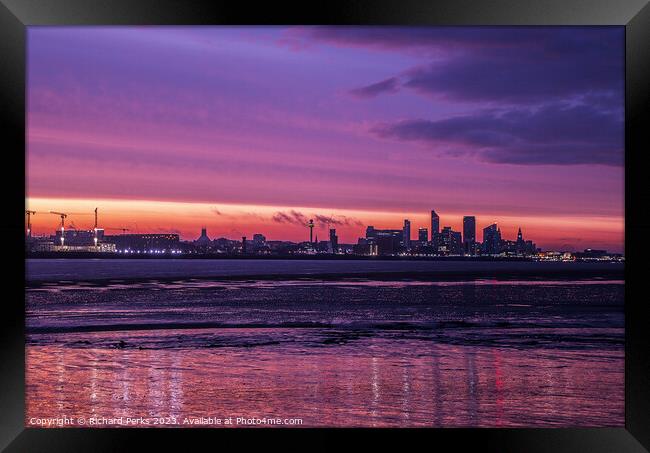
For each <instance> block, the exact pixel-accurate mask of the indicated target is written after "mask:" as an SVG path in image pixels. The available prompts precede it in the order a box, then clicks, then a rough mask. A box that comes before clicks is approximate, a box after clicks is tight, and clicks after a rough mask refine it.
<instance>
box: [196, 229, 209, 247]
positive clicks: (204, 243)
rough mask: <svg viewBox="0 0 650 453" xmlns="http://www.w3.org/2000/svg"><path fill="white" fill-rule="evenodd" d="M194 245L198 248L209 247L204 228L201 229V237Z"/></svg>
mask: <svg viewBox="0 0 650 453" xmlns="http://www.w3.org/2000/svg"><path fill="white" fill-rule="evenodd" d="M194 245H196V246H197V247H200V248H203V249H205V248H207V247H208V246H209V245H210V238H209V237H208V232H207V229H206V228H201V236H199V238H198V239H197V240H196V241H194Z"/></svg>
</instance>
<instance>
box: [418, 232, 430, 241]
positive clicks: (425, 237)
mask: <svg viewBox="0 0 650 453" xmlns="http://www.w3.org/2000/svg"><path fill="white" fill-rule="evenodd" d="M418 241H420V244H422V245H424V244H426V243H427V242H428V241H429V230H428V229H427V228H419V229H418Z"/></svg>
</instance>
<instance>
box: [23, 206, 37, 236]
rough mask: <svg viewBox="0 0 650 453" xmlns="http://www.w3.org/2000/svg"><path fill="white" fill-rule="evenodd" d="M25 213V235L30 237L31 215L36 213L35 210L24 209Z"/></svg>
mask: <svg viewBox="0 0 650 453" xmlns="http://www.w3.org/2000/svg"><path fill="white" fill-rule="evenodd" d="M25 214H27V237H28V238H31V237H32V215H36V211H30V210H28V209H26V210H25Z"/></svg>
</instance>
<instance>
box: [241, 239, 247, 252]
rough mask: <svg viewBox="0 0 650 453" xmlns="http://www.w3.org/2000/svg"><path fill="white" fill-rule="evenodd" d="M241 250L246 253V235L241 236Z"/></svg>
mask: <svg viewBox="0 0 650 453" xmlns="http://www.w3.org/2000/svg"><path fill="white" fill-rule="evenodd" d="M241 252H242V254H244V255H245V254H246V236H242V237H241Z"/></svg>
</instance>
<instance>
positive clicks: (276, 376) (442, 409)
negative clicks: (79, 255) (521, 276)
mask: <svg viewBox="0 0 650 453" xmlns="http://www.w3.org/2000/svg"><path fill="white" fill-rule="evenodd" d="M242 330H243V329H242ZM178 333H179V334H180V333H183V334H188V333H189V332H187V331H178ZM115 335H116V337H117V335H118V333H116V334H115ZM134 335H137V333H135V334H134ZM26 354H27V355H26V360H27V364H26V366H27V375H26V381H27V382H26V384H27V385H26V390H27V395H26V423H27V420H29V419H30V418H31V417H59V416H64V415H65V416H68V417H90V416H103V417H175V418H177V419H178V423H179V424H182V419H183V417H217V418H225V417H242V416H243V417H265V416H266V417H282V418H288V417H293V418H301V419H303V425H302V426H375V427H387V426H444V427H454V426H480V427H509V426H538V427H540V426H567V427H568V426H623V424H624V385H623V351H622V349H621V350H609V351H591V350H590V351H579V350H552V349H521V350H520V349H514V348H495V347H474V346H455V345H444V344H436V343H428V342H417V341H413V340H406V339H405V340H395V339H391V340H386V339H381V338H369V339H364V340H360V341H358V342H353V343H350V344H347V345H337V346H329V347H326V346H324V347H305V346H300V345H299V344H296V345H295V346H291V345H289V346H287V345H282V346H262V347H254V348H202V349H151V350H138V349H106V348H103V349H99V348H96V349H92V348H85V349H84V348H71V347H63V346H58V345H47V346H29V347H27V351H26Z"/></svg>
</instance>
